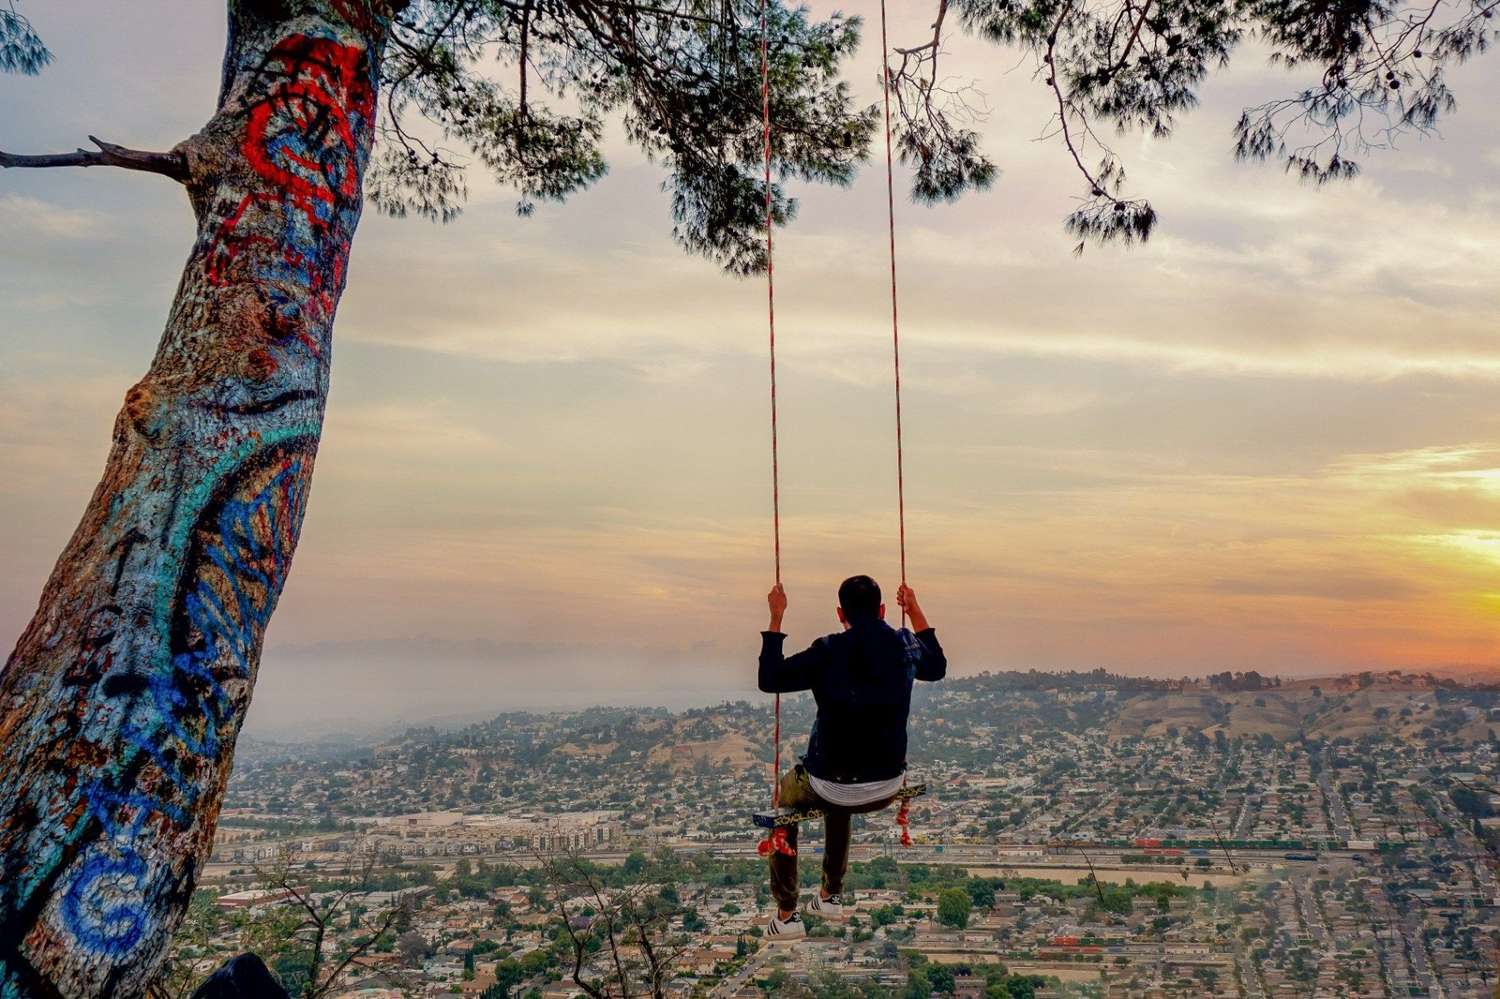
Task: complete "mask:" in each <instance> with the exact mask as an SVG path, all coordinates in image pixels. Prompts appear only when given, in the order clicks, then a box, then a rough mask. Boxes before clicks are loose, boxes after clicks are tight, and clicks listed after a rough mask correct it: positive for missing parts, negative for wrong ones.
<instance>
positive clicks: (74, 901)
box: [0, 428, 316, 994]
mask: <svg viewBox="0 0 1500 999" xmlns="http://www.w3.org/2000/svg"><path fill="white" fill-rule="evenodd" d="M308 429H311V428H305V429H304V432H301V433H292V434H290V435H287V436H285V437H284V438H283V439H282V440H281V441H280V442H278V443H275V444H272V445H270V446H265V447H260V448H257V449H254V450H249V449H247V450H248V453H247V454H245V455H234V456H231V460H229V461H227V462H226V463H225V464H226V465H227V466H228V467H227V468H226V469H225V471H224V472H223V474H222V475H220V476H218V477H217V478H215V479H213V480H212V481H211V482H210V483H209V484H206V485H205V487H204V488H203V489H202V490H200V492H202V493H203V494H204V497H205V499H204V502H203V503H202V505H201V509H200V513H199V514H198V516H197V518H196V520H195V521H193V522H191V523H190V524H187V525H183V528H184V529H181V530H179V532H178V533H180V534H181V535H182V537H181V538H180V541H181V543H182V545H183V548H182V550H184V551H185V552H186V557H185V558H184V560H183V563H182V571H181V575H180V578H179V579H178V580H177V581H176V585H175V586H174V587H172V589H171V595H170V600H169V603H170V611H169V624H168V645H167V651H168V657H169V658H168V668H166V669H144V670H130V671H126V672H118V671H116V672H106V670H107V668H108V665H109V662H108V654H107V653H104V655H103V658H102V659H100V660H99V661H96V662H81V663H80V664H79V666H80V669H77V670H75V671H73V673H72V678H73V682H75V683H76V682H79V681H82V680H84V679H85V678H86V677H89V676H92V677H94V678H96V680H97V682H98V684H99V686H100V687H101V688H102V689H101V691H100V693H102V695H103V699H104V700H106V701H109V702H112V703H113V705H114V706H115V708H116V710H118V711H119V712H120V714H121V715H122V716H123V718H124V721H123V724H122V725H121V726H120V729H119V738H120V742H121V743H122V744H123V747H124V748H125V749H126V750H127V751H126V753H124V754H123V755H122V756H121V758H120V759H118V760H115V761H112V765H106V766H104V767H101V768H100V769H99V772H98V775H97V776H94V777H92V778H90V779H87V780H84V781H80V782H78V784H77V793H76V796H75V797H76V801H74V802H71V803H69V806H68V808H69V812H70V814H71V816H72V818H73V821H72V823H71V831H72V835H71V836H70V837H69V840H68V841H67V842H66V843H64V844H62V846H61V848H60V849H59V850H58V851H57V854H56V857H55V863H53V864H49V865H45V866H46V867H48V868H50V872H48V873H50V874H51V875H52V877H47V876H45V874H43V872H42V871H41V870H39V869H38V868H37V867H34V868H33V873H34V874H39V875H43V876H41V877H33V878H29V879H27V881H28V882H29V888H30V891H29V892H27V891H26V890H25V888H24V887H23V886H21V885H17V886H16V887H17V888H18V889H19V890H18V891H17V894H16V896H14V897H13V898H11V899H10V902H11V905H12V909H11V911H10V912H9V913H8V914H7V915H9V916H10V917H11V918H10V919H8V920H7V922H6V925H4V926H0V935H3V934H4V933H5V932H6V931H7V930H14V931H21V930H23V929H25V928H30V927H25V926H24V925H23V924H21V923H20V922H19V921H17V920H15V917H16V916H25V915H27V914H28V912H30V913H31V914H33V916H34V914H35V913H37V912H39V910H40V909H41V908H43V907H44V906H45V905H46V903H47V899H48V897H49V896H55V897H56V898H58V900H59V901H58V910H57V911H58V917H59V920H58V922H59V925H58V926H57V927H56V929H57V930H61V931H62V932H64V933H65V934H67V935H68V937H70V938H71V939H70V940H69V943H70V944H71V945H72V946H75V947H77V948H79V949H80V950H81V951H83V952H85V953H90V954H96V955H101V956H106V957H109V958H113V959H124V958H127V957H129V956H130V955H131V953H132V952H133V951H134V949H135V948H136V947H137V945H138V944H140V943H141V941H142V940H143V939H144V938H145V937H146V936H148V935H149V934H150V933H151V932H152V931H153V930H154V929H155V927H154V926H153V925H152V924H153V922H154V921H156V920H157V919H158V918H159V916H158V913H159V911H160V907H159V906H157V905H153V904H151V901H152V900H151V899H150V898H149V897H148V893H149V891H150V888H151V886H150V885H149V884H148V883H147V865H146V861H145V859H144V858H143V856H142V854H141V847H142V846H143V844H145V843H146V842H148V841H149V840H151V839H152V838H159V837H169V838H170V837H180V836H184V835H201V834H203V832H204V828H203V825H202V824H200V819H202V816H201V815H200V814H199V812H200V806H201V804H202V802H203V800H204V797H205V795H208V794H214V793H216V792H217V791H219V790H221V788H219V787H218V784H217V782H218V781H219V780H222V775H223V774H224V773H225V772H226V771H227V760H226V759H224V757H225V755H226V754H227V753H228V752H229V751H230V749H231V748H232V745H233V739H234V735H235V732H236V731H237V729H238V725H239V719H240V717H241V716H242V715H243V711H244V708H245V704H246V702H247V701H248V699H249V696H250V684H251V683H252V681H253V679H254V678H253V675H252V673H253V669H254V664H255V650H256V649H258V648H259V645H260V640H261V636H262V635H263V633H264V630H265V626H266V623H267V622H268V621H269V619H270V616H271V612H272V611H273V610H274V608H275V605H276V599H277V597H278V595H279V594H280V592H281V588H282V585H283V584H284V582H285V580H286V575H287V572H288V570H289V569H290V565H291V557H292V553H293V551H295V549H296V545H297V536H298V532H299V530H300V525H301V522H302V515H303V512H304V510H305V508H306V504H307V492H308V487H309V485H310V483H311V478H312V465H313V457H314V454H315V450H316V438H315V437H314V436H313V435H312V434H311V433H309V432H306V430H308ZM115 615H116V611H115V610H114V609H113V608H102V609H101V611H100V612H97V613H96V614H95V615H94V618H93V620H92V621H91V624H90V628H91V629H92V630H91V634H90V640H89V641H87V642H85V643H84V650H85V651H84V658H85V659H87V658H88V657H89V656H91V655H95V654H97V653H98V650H101V649H103V648H105V647H106V646H107V644H108V640H109V638H110V637H112V635H111V632H112V629H113V627H114V621H115ZM101 677H102V679H101ZM209 825H211V823H209ZM40 866H43V865H38V867H40ZM54 878H55V879H56V880H55V881H54V880H53V879H54ZM48 882H52V883H50V884H49V883H48ZM178 888H179V890H182V891H184V892H186V891H190V890H191V872H184V873H183V883H182V884H181V885H179V886H178ZM28 896H29V897H28ZM32 921H33V920H32V919H27V920H26V922H28V923H30V922H32ZM43 932H46V931H45V930H43ZM15 942H17V943H18V942H19V939H16V941H15ZM5 958H6V955H5V954H4V952H3V950H0V966H3V965H4V964H5V963H7V962H6V960H5ZM14 970H19V969H14ZM3 992H4V989H3V985H0V994H3Z"/></svg>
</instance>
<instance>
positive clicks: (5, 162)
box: [0, 135, 188, 184]
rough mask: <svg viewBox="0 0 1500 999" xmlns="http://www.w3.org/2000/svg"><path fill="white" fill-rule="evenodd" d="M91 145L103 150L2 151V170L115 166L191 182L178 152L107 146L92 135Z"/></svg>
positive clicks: (185, 161)
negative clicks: (24, 152)
mask: <svg viewBox="0 0 1500 999" xmlns="http://www.w3.org/2000/svg"><path fill="white" fill-rule="evenodd" d="M89 141H90V142H92V143H93V144H94V145H96V146H98V147H99V148H98V149H97V150H95V149H84V148H82V147H80V148H78V149H75V150H74V151H73V152H71V153H42V154H39V155H33V156H26V155H20V154H17V153H7V152H4V151H0V167H4V168H6V169H10V168H12V167H30V168H40V167H92V166H112V167H119V168H120V169H122V170H141V171H144V172H146V173H159V174H161V175H162V176H163V177H170V178H171V179H173V180H175V181H177V182H178V183H179V184H186V183H187V181H188V165H187V157H186V156H184V155H183V154H182V152H180V151H179V150H177V149H173V150H171V151H169V152H165V153H158V152H149V151H146V150H141V149H127V148H126V147H125V146H117V145H115V144H114V143H113V142H105V141H104V140H102V139H99V138H96V137H94V136H92V135H91V136H89Z"/></svg>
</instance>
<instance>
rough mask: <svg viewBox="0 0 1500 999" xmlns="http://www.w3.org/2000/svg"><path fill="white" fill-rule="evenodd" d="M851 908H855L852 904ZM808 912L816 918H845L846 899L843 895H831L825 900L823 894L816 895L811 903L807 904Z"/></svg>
mask: <svg viewBox="0 0 1500 999" xmlns="http://www.w3.org/2000/svg"><path fill="white" fill-rule="evenodd" d="M849 908H853V905H852V904H851V905H850V906H849ZM807 911H808V912H810V913H812V914H813V915H814V916H822V917H823V918H824V919H842V918H844V897H843V896H842V895H829V896H828V897H827V898H824V897H823V896H822V895H821V894H814V895H813V899H812V901H811V902H809V903H807Z"/></svg>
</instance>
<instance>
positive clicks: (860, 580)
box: [839, 576, 880, 621]
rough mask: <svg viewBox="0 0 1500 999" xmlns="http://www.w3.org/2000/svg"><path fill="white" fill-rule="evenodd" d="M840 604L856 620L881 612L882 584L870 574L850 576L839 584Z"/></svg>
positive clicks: (846, 613) (848, 615)
mask: <svg viewBox="0 0 1500 999" xmlns="http://www.w3.org/2000/svg"><path fill="white" fill-rule="evenodd" d="M839 606H840V607H842V608H844V616H845V617H847V618H848V619H849V620H851V621H854V620H858V619H861V618H872V617H875V616H876V615H878V614H879V613H880V584H879V583H877V582H875V580H873V579H871V578H870V577H869V576H850V577H849V578H848V579H846V580H844V581H843V582H842V583H841V584H839Z"/></svg>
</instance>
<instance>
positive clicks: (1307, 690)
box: [241, 670, 1500, 772]
mask: <svg viewBox="0 0 1500 999" xmlns="http://www.w3.org/2000/svg"><path fill="white" fill-rule="evenodd" d="M812 709H813V705H812V702H811V698H810V697H808V696H807V695H797V696H793V697H789V698H786V699H784V707H783V727H784V731H785V733H786V734H787V735H786V737H787V739H788V744H789V745H792V746H800V745H801V743H802V742H803V741H805V738H806V733H807V730H808V727H809V726H810V724H811V721H812ZM1492 714H1495V715H1497V720H1494V721H1492V720H1491V715H1492ZM770 715H771V712H770V698H769V697H767V698H766V699H765V700H764V701H760V702H751V701H744V700H739V701H725V702H722V703H720V704H717V705H712V706H708V707H700V708H692V709H689V710H686V711H677V712H674V711H669V710H667V709H664V708H637V707H607V706H605V707H595V708H589V709H586V710H582V711H565V712H508V713H505V714H501V715H498V716H496V717H494V718H492V719H488V720H486V721H482V722H475V723H469V724H461V723H457V722H456V723H455V724H452V725H424V726H420V727H411V728H407V729H405V730H404V731H401V732H399V733H398V732H394V731H391V730H387V731H385V732H382V733H369V734H367V735H366V736H364V737H358V738H347V739H340V738H334V737H330V738H325V739H322V740H320V741H313V740H307V741H301V740H299V742H298V743H297V744H290V743H280V742H273V741H268V740H264V739H256V738H251V737H247V738H246V739H244V740H242V745H241V753H242V756H244V757H246V758H250V759H255V760H258V761H267V760H271V759H274V758H276V757H277V756H278V755H282V754H287V753H293V754H296V755H301V756H304V757H305V756H307V755H308V754H312V755H327V756H330V757H336V756H344V755H348V754H350V753H360V752H368V751H369V749H370V748H371V747H373V746H382V747H384V748H385V749H387V750H390V751H397V752H401V751H408V752H409V751H411V750H414V749H417V748H418V747H419V746H423V745H426V746H442V747H445V748H449V749H452V748H464V747H468V748H481V747H482V748H485V749H492V750H495V749H498V750H503V751H504V752H505V753H506V754H507V755H509V756H513V757H515V758H517V759H521V760H533V761H535V763H536V765H537V766H538V767H541V768H543V769H550V768H560V769H562V770H568V769H574V768H577V767H579V766H590V765H611V764H617V763H620V762H622V761H624V760H630V759H635V760H637V761H639V762H640V763H641V764H642V765H644V766H647V767H651V768H662V769H665V770H668V771H673V772H681V771H684V770H688V769H692V768H711V769H715V770H719V769H730V770H736V771H738V770H743V769H746V768H749V767H752V766H755V765H756V764H757V763H766V762H769V760H770V757H771V745H770V742H771V739H770V731H771V728H770V726H771V717H770ZM1059 730H1061V731H1066V732H1072V733H1075V734H1078V735H1083V734H1086V733H1087V734H1091V735H1092V736H1094V737H1097V738H1104V739H1108V740H1110V741H1119V740H1124V739H1130V738H1140V737H1174V736H1180V737H1188V738H1206V739H1213V740H1218V739H1235V738H1251V739H1271V740H1275V741H1278V742H1280V741H1286V740H1292V739H1301V738H1307V739H1319V740H1328V741H1333V740H1339V739H1348V740H1351V741H1357V740H1359V739H1361V738H1365V737H1377V738H1380V737H1384V738H1394V739H1402V740H1406V741H1410V742H1414V743H1426V742H1433V743H1454V742H1457V743H1472V742H1476V741H1483V740H1489V739H1494V738H1495V737H1496V733H1497V731H1500V684H1495V683H1491V682H1463V681H1460V680H1457V679H1454V678H1453V677H1452V676H1440V675H1437V674H1432V673H1424V674H1413V673H1403V672H1382V673H1373V672H1372V673H1360V674H1346V675H1342V676H1335V677H1323V678H1317V679H1282V678H1278V677H1263V676H1260V675H1259V674H1257V673H1254V672H1250V673H1222V674H1218V675H1216V676H1213V677H1207V678H1204V679H1201V680H1152V679H1143V678H1139V677H1126V676H1119V675H1115V674H1111V673H1108V672H1105V671H1104V670H1095V671H1092V672H1053V673H1049V672H1040V671H1030V672H1024V673H1023V672H1002V673H984V674H980V675H979V676H972V677H960V678H952V679H949V680H947V681H945V682H943V683H941V684H934V685H927V684H919V685H918V687H917V690H916V693H915V696H914V698H913V712H912V724H911V739H912V747H911V750H912V754H913V756H915V757H922V758H931V759H944V760H950V761H952V762H955V763H959V764H977V765H980V766H983V765H984V764H985V763H986V762H988V761H990V760H992V759H993V755H992V753H993V748H992V747H995V746H996V745H998V744H999V743H1001V742H1005V741H1009V739H1010V737H1013V736H1016V735H1022V734H1026V733H1035V732H1042V731H1048V732H1055V731H1059Z"/></svg>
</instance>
